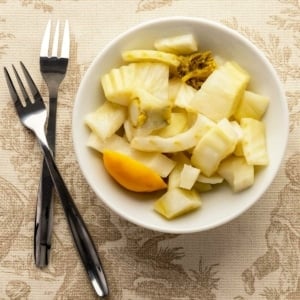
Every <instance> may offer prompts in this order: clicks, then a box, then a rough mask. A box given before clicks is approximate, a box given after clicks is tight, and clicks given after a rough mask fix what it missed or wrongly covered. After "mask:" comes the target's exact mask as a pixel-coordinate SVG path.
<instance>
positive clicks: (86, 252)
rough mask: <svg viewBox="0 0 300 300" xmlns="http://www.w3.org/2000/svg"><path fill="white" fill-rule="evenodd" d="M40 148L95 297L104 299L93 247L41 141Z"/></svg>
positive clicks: (101, 273)
mask: <svg viewBox="0 0 300 300" xmlns="http://www.w3.org/2000/svg"><path fill="white" fill-rule="evenodd" d="M40 141H41V140H40ZM41 147H42V150H43V152H44V157H45V161H46V163H47V166H48V169H49V172H50V175H51V178H52V182H53V184H54V187H55V189H56V191H57V194H58V196H59V198H60V200H61V202H62V205H63V208H64V212H65V215H66V217H67V220H68V223H69V226H70V229H71V232H72V235H73V238H74V241H75V244H76V246H77V250H78V252H79V254H80V257H81V260H82V262H83V264H84V266H85V269H86V271H87V273H88V276H89V278H90V281H91V283H92V285H93V287H94V289H95V291H96V293H97V295H98V296H100V297H105V296H107V295H108V286H107V283H106V279H105V274H104V271H103V268H102V265H101V262H100V259H99V257H98V254H97V251H96V248H95V245H94V243H93V241H92V238H91V236H90V234H89V232H88V230H87V228H86V225H85V223H84V221H83V219H82V217H81V215H80V213H79V211H78V209H77V207H76V205H75V203H74V201H73V199H72V197H71V195H70V193H69V191H68V189H67V187H66V185H65V183H64V180H63V178H62V176H61V175H60V172H59V170H58V168H57V166H56V164H55V161H54V159H53V156H52V153H51V151H50V150H49V148H48V145H47V144H46V143H43V142H42V141H41Z"/></svg>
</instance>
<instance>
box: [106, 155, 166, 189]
mask: <svg viewBox="0 0 300 300" xmlns="http://www.w3.org/2000/svg"><path fill="white" fill-rule="evenodd" d="M103 162H104V167H105V169H106V170H107V172H108V173H109V174H110V176H111V177H113V178H114V179H115V180H116V181H117V182H118V183H119V184H120V185H121V186H123V187H124V188H126V189H128V190H130V191H134V192H153V191H158V190H162V189H165V188H167V184H166V183H165V182H164V181H163V179H162V178H161V177H160V176H159V175H158V174H157V173H156V172H155V171H153V170H152V169H150V168H149V167H147V166H145V165H144V164H142V163H141V162H139V161H137V160H135V159H133V158H131V157H129V156H127V155H124V154H122V153H120V152H117V151H111V150H104V151H103Z"/></svg>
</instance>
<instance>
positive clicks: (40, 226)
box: [34, 93, 57, 268]
mask: <svg viewBox="0 0 300 300" xmlns="http://www.w3.org/2000/svg"><path fill="white" fill-rule="evenodd" d="M49 98H50V99H49V117H48V124H47V141H48V145H49V147H50V149H51V151H52V154H53V156H54V153H55V136H56V111H57V93H56V95H50V97H49ZM52 227H53V183H52V180H51V175H50V174H49V170H48V167H47V163H46V162H45V160H43V164H42V172H41V177H40V184H39V189H38V194H37V203H36V213H35V225H34V261H35V264H36V266H37V267H40V268H43V267H45V266H47V265H48V262H49V255H50V248H51V236H52Z"/></svg>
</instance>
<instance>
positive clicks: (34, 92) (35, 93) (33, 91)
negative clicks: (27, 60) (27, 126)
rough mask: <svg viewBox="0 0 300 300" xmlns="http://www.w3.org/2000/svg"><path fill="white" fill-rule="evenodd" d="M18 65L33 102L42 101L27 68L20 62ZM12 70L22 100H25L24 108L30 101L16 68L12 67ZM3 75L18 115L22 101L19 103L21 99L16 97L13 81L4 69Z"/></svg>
mask: <svg viewBox="0 0 300 300" xmlns="http://www.w3.org/2000/svg"><path fill="white" fill-rule="evenodd" d="M20 65H21V68H22V71H23V73H24V76H25V79H26V81H27V84H28V87H29V89H30V91H31V94H32V96H33V97H34V99H35V101H40V100H42V96H41V94H40V92H39V90H38V88H37V87H36V85H35V83H34V81H33V79H32V77H31V75H30V74H29V72H28V70H27V68H26V67H25V65H24V64H23V62H21V61H20ZM12 68H13V71H14V73H15V76H16V79H17V82H18V84H19V87H20V90H21V93H22V95H23V98H24V100H25V106H26V105H27V104H30V103H31V101H30V97H29V95H28V93H27V91H26V89H25V86H24V84H23V82H22V80H21V78H20V75H19V74H18V72H17V70H16V68H15V66H14V65H12ZM4 73H5V78H6V81H7V85H8V88H9V92H10V95H11V97H12V99H13V101H14V103H15V106H16V109H17V112H18V113H19V112H20V110H21V109H22V107H23V105H22V101H21V98H20V97H19V95H18V92H17V90H16V88H15V85H14V84H13V81H12V79H11V76H10V75H9V72H8V70H7V68H6V67H4Z"/></svg>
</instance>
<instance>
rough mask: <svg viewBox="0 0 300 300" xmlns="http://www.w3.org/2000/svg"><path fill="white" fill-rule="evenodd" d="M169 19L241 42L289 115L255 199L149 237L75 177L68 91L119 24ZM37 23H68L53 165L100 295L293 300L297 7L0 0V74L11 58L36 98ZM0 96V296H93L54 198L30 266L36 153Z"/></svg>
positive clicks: (272, 2) (1, 90) (0, 83)
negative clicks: (44, 261) (100, 277)
mask: <svg viewBox="0 0 300 300" xmlns="http://www.w3.org/2000/svg"><path fill="white" fill-rule="evenodd" d="M173 15H183V16H193V17H205V18H209V19H211V20H216V21H218V22H221V23H223V24H225V25H227V26H229V27H231V28H233V29H234V30H236V31H238V32H240V33H241V34H243V35H245V36H246V37H247V38H248V39H250V40H251V41H252V42H253V43H254V44H255V45H256V46H258V47H259V48H260V49H261V50H262V51H263V52H264V53H265V54H266V56H267V57H268V59H269V60H270V61H271V63H272V64H273V66H274V67H275V69H276V71H277V72H278V74H279V76H280V79H281V81H282V83H283V85H284V88H285V90H286V96H287V101H288V106H289V112H290V135H289V144H288V149H287V152H286V156H285V159H284V161H283V163H282V166H281V169H280V171H279V173H278V175H277V177H276V178H275V181H274V183H273V184H272V186H271V187H270V188H269V189H268V191H267V192H266V193H265V194H264V196H263V197H262V198H261V199H260V201H258V202H257V204H255V205H254V206H253V207H252V208H251V209H250V210H249V211H247V212H246V213H244V214H243V215H242V216H240V217H239V218H237V219H236V220H234V221H232V222H230V223H229V224H227V225H224V226H222V227H219V228H216V229H213V230H210V231H207V232H202V233H195V234H190V235H169V234H162V233H158V232H153V231H149V230H146V229H143V228H140V227H137V226H135V225H133V224H131V223H129V222H127V221H125V220H123V219H121V218H119V217H118V216H117V215H115V214H114V213H113V212H112V211H111V210H109V209H108V208H107V207H106V206H105V205H104V204H103V203H102V202H101V201H100V200H99V199H98V198H97V197H96V196H95V194H94V193H93V192H92V191H91V189H90V188H89V187H88V185H87V183H86V182H85V180H84V178H83V176H82V175H81V173H80V170H79V168H78V164H77V162H76V159H75V155H74V151H73V145H72V138H71V115H72V107H73V101H74V98H75V95H76V91H77V89H78V86H79V83H80V81H81V79H82V77H83V75H84V73H85V71H86V69H87V67H88V66H89V64H90V63H91V61H92V60H93V59H94V57H95V56H96V55H97V53H98V52H99V51H100V50H101V49H102V48H103V47H104V46H105V45H106V44H107V42H109V41H110V40H111V39H112V38H114V37H115V36H116V35H118V34H119V33H121V32H123V31H124V30H125V29H127V28H129V27H131V26H133V25H136V24H139V23H140V22H143V21H147V20H150V19H154V18H157V17H163V16H173ZM48 19H52V20H58V19H59V20H62V21H63V20H65V19H68V20H69V22H70V28H71V59H70V64H69V69H68V73H67V76H66V78H65V79H64V81H63V84H62V85H61V88H60V93H59V106H58V127H57V128H58V130H57V156H56V160H57V163H58V165H59V167H60V169H61V171H62V174H63V176H64V178H65V180H66V183H67V185H68V187H69V188H70V190H71V193H72V195H73V196H74V198H76V202H77V204H78V207H79V210H80V211H81V212H82V214H83V217H84V219H85V220H86V222H87V225H88V227H89V229H90V232H91V235H92V236H93V238H94V242H95V244H96V247H97V249H98V251H99V254H100V257H101V260H102V262H103V265H104V268H105V271H106V274H107V278H108V282H109V288H110V296H109V297H108V299H126V300H127V299H128V300H129V299H130V300H134V299H147V300H150V299H151V300H152V299H160V300H171V299H203V300H204V299H205V300H210V299H211V300H213V299H235V300H243V299H245V300H246V299H247V300H248V299H262V300H271V299H272V300H273V299H274V300H276V299H288V300H292V299H293V300H296V299H300V138H299V137H300V104H299V103H300V102H299V99H300V86H299V79H300V60H299V58H300V1H299V0H264V1H261V0H252V1H243V0H221V1H220V0H201V1H198V0H128V1H123V0H107V1H104V0H103V1H102V0H99V1H97V0H94V1H92V0H65V1H61V0H14V1H12V0H0V65H1V68H3V66H10V65H11V64H12V63H17V62H18V61H19V60H22V61H23V62H24V63H25V64H26V65H27V67H28V68H29V70H30V72H31V73H32V75H33V77H34V78H35V81H36V82H37V85H38V86H39V88H40V89H41V92H42V94H43V95H47V88H46V85H45V83H44V82H43V80H42V77H41V75H40V72H39V65H38V62H39V60H38V59H39V49H40V43H41V38H42V35H43V32H44V28H45V26H46V23H47V21H48ZM258 67H259V66H258ZM2 74H3V73H2ZM0 100H1V101H0V189H1V193H0V199H1V200H0V299H97V297H96V295H95V293H94V291H93V289H92V287H91V285H90V283H89V281H88V279H87V276H86V273H85V271H84V269H83V266H82V264H81V262H80V260H79V256H78V253H77V251H76V250H75V248H74V246H73V241H72V239H71V236H70V232H69V229H68V227H67V224H66V219H65V217H64V214H63V211H62V207H61V205H60V203H59V201H58V200H57V199H56V201H55V207H54V209H55V216H54V233H53V238H52V243H53V244H52V250H51V261H50V263H49V266H48V267H47V268H45V269H42V270H40V269H38V268H36V267H35V265H34V260H33V250H32V247H33V225H34V224H33V222H34V214H35V203H36V194H37V187H38V182H39V175H40V163H41V159H42V157H41V154H40V150H39V147H38V145H37V143H36V141H35V139H34V137H33V136H32V135H31V134H29V133H28V132H27V130H25V129H24V128H23V127H22V125H21V124H20V122H19V120H18V118H17V116H16V114H15V111H14V108H13V106H12V103H11V99H10V96H9V93H8V90H7V86H6V82H5V79H4V76H2V75H0ZM278 126H280V124H278Z"/></svg>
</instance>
